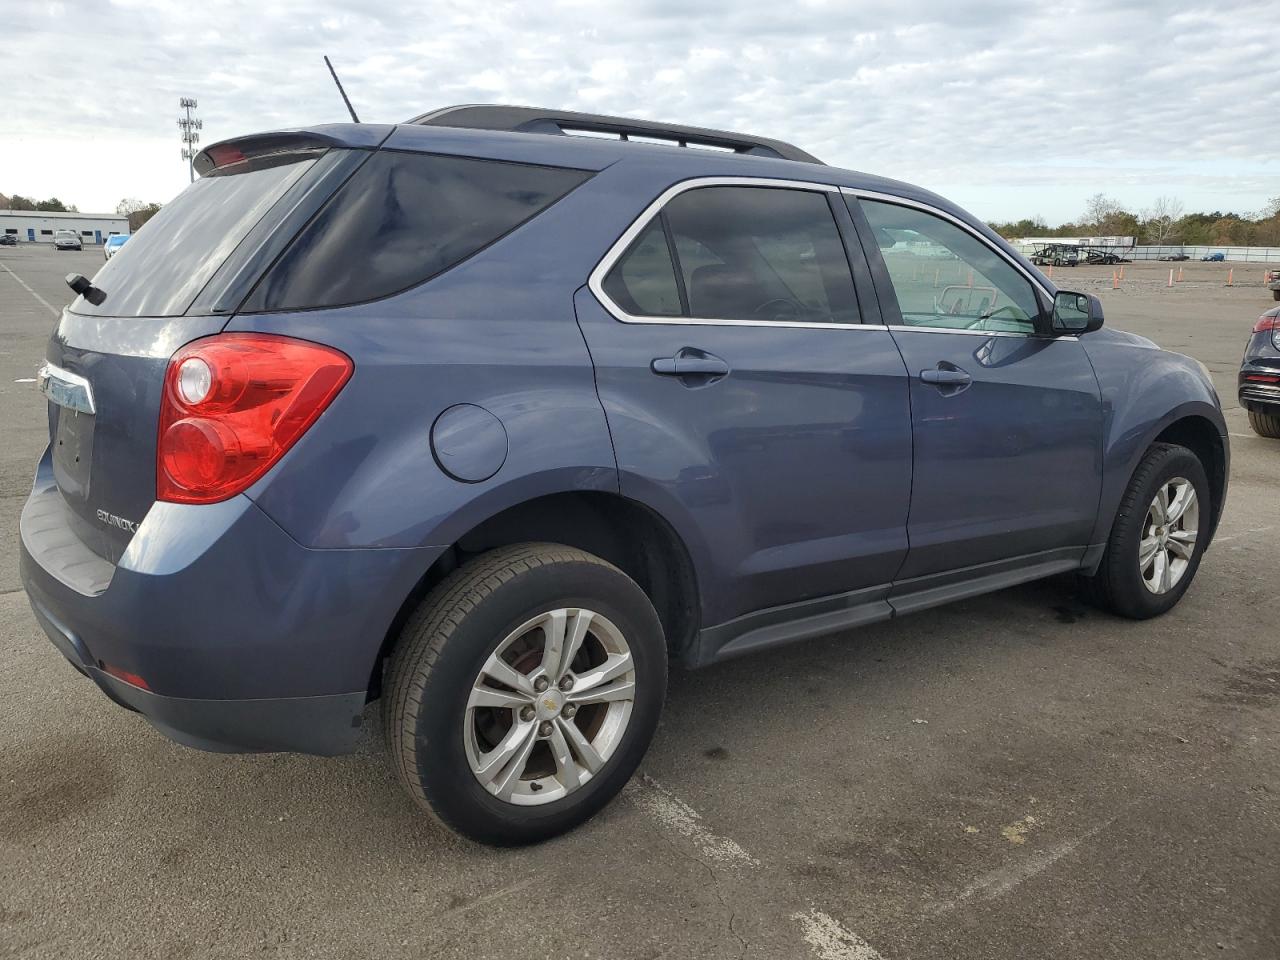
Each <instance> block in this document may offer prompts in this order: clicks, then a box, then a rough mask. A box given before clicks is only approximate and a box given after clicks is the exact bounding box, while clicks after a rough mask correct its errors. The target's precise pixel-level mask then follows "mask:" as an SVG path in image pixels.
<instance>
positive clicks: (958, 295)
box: [861, 200, 1040, 333]
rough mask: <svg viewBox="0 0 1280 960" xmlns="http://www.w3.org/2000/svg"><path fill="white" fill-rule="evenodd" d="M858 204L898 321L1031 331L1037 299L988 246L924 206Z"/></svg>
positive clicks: (995, 329) (912, 323)
mask: <svg viewBox="0 0 1280 960" xmlns="http://www.w3.org/2000/svg"><path fill="white" fill-rule="evenodd" d="M861 205H862V209H863V211H864V212H865V213H866V215H867V219H868V220H869V221H870V222H871V229H872V231H873V232H874V233H875V236H876V242H877V243H878V244H879V246H880V253H881V254H882V255H883V257H884V262H885V266H887V267H888V268H889V276H890V277H891V278H892V280H893V289H894V292H895V293H896V294H897V296H898V307H899V309H900V310H901V311H902V322H903V323H904V324H907V325H909V326H924V327H946V328H949V329H954V330H992V331H1000V332H1005V333H1035V331H1036V317H1037V316H1038V315H1039V313H1040V303H1039V301H1038V300H1037V299H1036V295H1035V292H1034V291H1033V289H1032V287H1031V284H1030V283H1029V282H1028V281H1027V279H1026V278H1025V277H1023V275H1022V274H1021V273H1019V272H1018V271H1017V270H1015V269H1014V268H1013V267H1012V266H1010V265H1009V262H1008V261H1007V260H1005V259H1004V258H1003V257H1001V256H1000V255H999V254H998V253H996V252H995V251H994V250H992V249H991V248H990V247H989V246H987V244H985V243H983V242H982V241H981V240H979V239H978V238H977V237H975V236H973V234H971V233H969V232H968V231H967V230H963V229H961V228H960V227H957V226H956V225H955V224H954V223H951V222H950V221H949V220H944V219H942V218H941V217H936V216H934V215H933V214H931V213H925V212H924V211H923V210H917V209H915V208H913V207H903V206H898V205H897V204H892V203H879V202H876V201H872V200H863V201H861Z"/></svg>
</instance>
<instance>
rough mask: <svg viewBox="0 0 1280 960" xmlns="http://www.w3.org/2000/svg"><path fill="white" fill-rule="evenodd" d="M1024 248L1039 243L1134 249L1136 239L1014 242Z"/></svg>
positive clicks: (1103, 238) (1112, 238) (1084, 238)
mask: <svg viewBox="0 0 1280 960" xmlns="http://www.w3.org/2000/svg"><path fill="white" fill-rule="evenodd" d="M1014 242H1015V243H1020V244H1023V245H1024V246H1028V247H1031V246H1035V245H1036V244H1037V243H1060V244H1062V245H1063V246H1067V247H1132V246H1133V245H1134V244H1135V243H1136V242H1137V238H1136V237H1021V238H1019V239H1018V240H1016V241H1014Z"/></svg>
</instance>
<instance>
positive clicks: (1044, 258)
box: [1031, 243, 1080, 267]
mask: <svg viewBox="0 0 1280 960" xmlns="http://www.w3.org/2000/svg"><path fill="white" fill-rule="evenodd" d="M1031 262H1032V263H1034V264H1035V265H1036V266H1040V267H1074V266H1076V265H1077V264H1079V263H1080V250H1079V248H1078V247H1074V246H1071V245H1069V244H1064V243H1046V244H1039V243H1038V244H1036V246H1035V250H1034V252H1033V253H1032V254H1031Z"/></svg>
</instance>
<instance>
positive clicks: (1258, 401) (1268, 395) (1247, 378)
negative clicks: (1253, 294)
mask: <svg viewBox="0 0 1280 960" xmlns="http://www.w3.org/2000/svg"><path fill="white" fill-rule="evenodd" d="M1277 299H1280V298H1277ZM1237 389H1238V391H1239V398H1240V406H1242V407H1244V408H1245V410H1246V411H1247V412H1248V414H1249V426H1251V427H1253V432H1254V433H1256V434H1258V436H1260V437H1270V438H1272V439H1276V440H1280V307H1272V308H1271V309H1270V310H1268V311H1267V312H1266V313H1264V314H1263V315H1262V316H1260V317H1259V318H1258V322H1257V323H1255V324H1254V325H1253V336H1251V337H1250V338H1249V345H1248V346H1247V347H1245V350H1244V360H1243V361H1242V362H1241V364H1240V376H1239V387H1238V388H1237Z"/></svg>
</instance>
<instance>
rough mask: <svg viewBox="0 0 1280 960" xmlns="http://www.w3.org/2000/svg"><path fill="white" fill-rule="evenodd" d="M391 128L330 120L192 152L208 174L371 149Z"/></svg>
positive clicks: (203, 173)
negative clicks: (339, 150) (334, 151)
mask: <svg viewBox="0 0 1280 960" xmlns="http://www.w3.org/2000/svg"><path fill="white" fill-rule="evenodd" d="M394 129H395V127H394V126H392V125H391V124H385V123H376V124H375V123H360V124H356V123H333V124H325V125H323V126H318V127H307V128H305V129H298V130H276V131H273V132H271V133H254V134H250V135H248V136H245V137H233V138H232V139H230V140H221V141H219V142H218V143H214V144H210V145H209V146H207V147H205V148H204V149H203V150H201V151H200V152H199V153H198V154H196V158H195V160H194V166H195V171H196V173H197V174H199V175H200V176H202V177H212V176H220V175H223V174H233V173H245V172H247V171H249V170H258V169H261V168H263V167H272V166H276V165H277V164H281V163H292V162H294V161H296V160H301V159H304V158H306V157H312V156H319V155H320V154H322V153H324V152H325V151H326V150H331V149H333V148H343V149H348V150H374V149H376V148H377V147H378V146H379V145H380V144H381V143H382V142H383V141H384V140H386V139H387V137H389V136H390V135H391V131H393V130H394Z"/></svg>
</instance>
